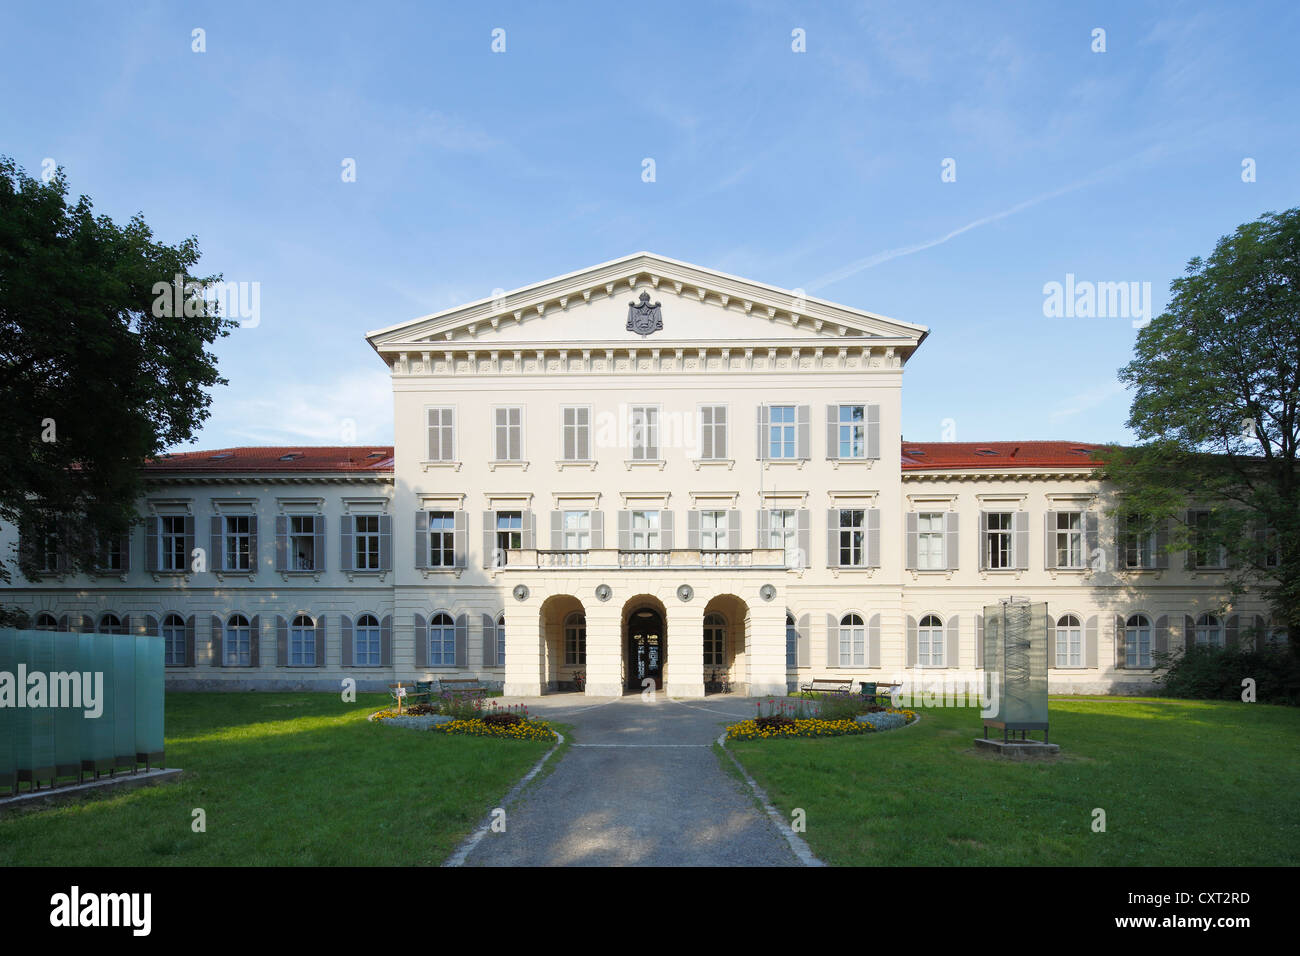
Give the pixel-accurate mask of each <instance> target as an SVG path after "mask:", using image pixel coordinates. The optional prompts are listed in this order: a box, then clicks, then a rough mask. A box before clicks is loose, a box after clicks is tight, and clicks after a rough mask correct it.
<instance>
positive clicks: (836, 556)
mask: <svg viewBox="0 0 1300 956" xmlns="http://www.w3.org/2000/svg"><path fill="white" fill-rule="evenodd" d="M839 566H840V509H839V508H828V509H826V567H828V568H838V567H839Z"/></svg>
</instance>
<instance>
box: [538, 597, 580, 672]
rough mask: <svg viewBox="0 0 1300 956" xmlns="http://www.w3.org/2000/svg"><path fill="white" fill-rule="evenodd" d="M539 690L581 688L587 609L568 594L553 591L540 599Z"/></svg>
mask: <svg viewBox="0 0 1300 956" xmlns="http://www.w3.org/2000/svg"><path fill="white" fill-rule="evenodd" d="M538 613H539V615H540V620H539V622H538V623H539V625H540V629H541V643H542V648H541V651H542V674H543V675H544V677H543V683H542V689H543V690H545V691H563V690H568V691H574V690H581V689H582V686H583V684H584V683H585V681H586V673H587V610H586V608H584V607H583V605H582V602H581V601H579V600H578V599H577V598H576V597H574V596H573V595H572V594H554V595H552V596H551V597H548V598H547V599H546V600H545V601H543V602H542V607H541V610H540V611H539V612H538Z"/></svg>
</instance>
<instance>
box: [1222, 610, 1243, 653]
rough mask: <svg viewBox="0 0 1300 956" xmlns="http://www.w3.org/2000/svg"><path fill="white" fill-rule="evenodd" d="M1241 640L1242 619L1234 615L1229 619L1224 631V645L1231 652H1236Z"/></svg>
mask: <svg viewBox="0 0 1300 956" xmlns="http://www.w3.org/2000/svg"><path fill="white" fill-rule="evenodd" d="M1240 640H1241V618H1240V616H1239V615H1236V614H1233V615H1230V616H1229V617H1228V621H1227V624H1226V625H1225V626H1224V629H1223V644H1224V647H1226V648H1228V649H1229V650H1234V649H1236V647H1237V644H1238V642H1239V641H1240Z"/></svg>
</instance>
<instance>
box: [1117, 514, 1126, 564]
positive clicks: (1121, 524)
mask: <svg viewBox="0 0 1300 956" xmlns="http://www.w3.org/2000/svg"><path fill="white" fill-rule="evenodd" d="M1115 567H1116V568H1127V567H1128V516H1127V515H1125V514H1124V513H1123V512H1121V513H1120V514H1118V515H1116V516H1115Z"/></svg>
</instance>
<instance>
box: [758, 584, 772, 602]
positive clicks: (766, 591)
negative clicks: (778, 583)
mask: <svg viewBox="0 0 1300 956" xmlns="http://www.w3.org/2000/svg"><path fill="white" fill-rule="evenodd" d="M758 596H759V597H761V598H762V599H763V600H764V601H770V600H772V598H774V597H776V588H775V587H774V586H772V585H771V584H764V585H763V586H762V587H761V588H759V589H758Z"/></svg>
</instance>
